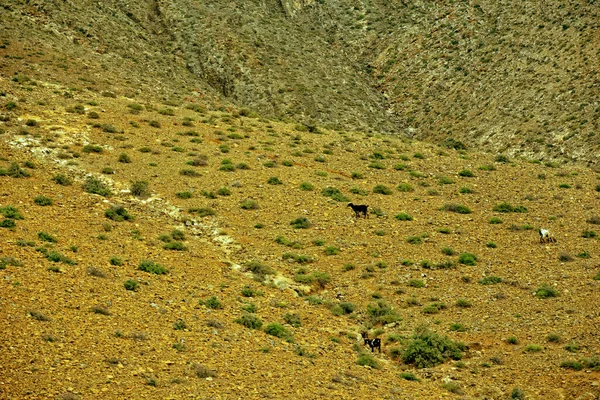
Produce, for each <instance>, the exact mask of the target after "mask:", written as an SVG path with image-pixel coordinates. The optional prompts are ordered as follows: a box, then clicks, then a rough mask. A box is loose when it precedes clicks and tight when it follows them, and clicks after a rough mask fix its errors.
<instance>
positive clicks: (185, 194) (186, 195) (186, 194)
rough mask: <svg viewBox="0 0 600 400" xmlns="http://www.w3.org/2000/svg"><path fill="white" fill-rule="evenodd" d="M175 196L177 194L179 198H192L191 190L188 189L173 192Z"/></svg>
mask: <svg viewBox="0 0 600 400" xmlns="http://www.w3.org/2000/svg"><path fill="white" fill-rule="evenodd" d="M175 196H177V197H178V198H180V199H191V198H192V192H188V191H185V192H178V193H175Z"/></svg>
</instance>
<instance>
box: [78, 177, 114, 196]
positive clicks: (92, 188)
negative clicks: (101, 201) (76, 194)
mask: <svg viewBox="0 0 600 400" xmlns="http://www.w3.org/2000/svg"><path fill="white" fill-rule="evenodd" d="M83 190H85V191H86V192H88V193H93V194H98V195H100V196H104V197H109V196H111V195H112V192H111V190H110V188H109V187H108V185H107V184H105V183H104V182H102V181H101V180H100V179H98V178H95V177H93V176H88V177H87V178H86V180H85V183H84V184H83Z"/></svg>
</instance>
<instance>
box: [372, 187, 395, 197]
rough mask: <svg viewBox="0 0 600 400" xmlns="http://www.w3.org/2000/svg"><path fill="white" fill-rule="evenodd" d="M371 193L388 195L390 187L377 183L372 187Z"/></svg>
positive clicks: (390, 190)
mask: <svg viewBox="0 0 600 400" xmlns="http://www.w3.org/2000/svg"><path fill="white" fill-rule="evenodd" d="M373 193H378V194H384V195H390V194H392V189H390V188H388V187H387V186H385V185H377V186H375V187H374V188H373Z"/></svg>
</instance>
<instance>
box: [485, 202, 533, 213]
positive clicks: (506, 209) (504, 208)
mask: <svg viewBox="0 0 600 400" xmlns="http://www.w3.org/2000/svg"><path fill="white" fill-rule="evenodd" d="M493 210H494V211H496V212H501V213H511V212H514V213H526V212H527V208H525V207H523V206H516V207H513V206H512V205H511V204H510V203H506V202H504V203H500V204H496V205H495V206H494V208H493Z"/></svg>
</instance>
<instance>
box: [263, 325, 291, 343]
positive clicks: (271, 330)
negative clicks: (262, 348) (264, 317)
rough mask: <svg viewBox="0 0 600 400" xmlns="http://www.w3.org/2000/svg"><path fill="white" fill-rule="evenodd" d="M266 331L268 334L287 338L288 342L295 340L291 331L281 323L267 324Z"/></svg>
mask: <svg viewBox="0 0 600 400" xmlns="http://www.w3.org/2000/svg"><path fill="white" fill-rule="evenodd" d="M265 333H266V334H267V335H271V336H275V337H278V338H281V339H285V340H286V341H288V342H292V341H293V337H292V335H291V333H290V332H289V331H288V330H287V329H286V328H285V327H284V326H283V325H281V324H279V323H277V322H272V323H270V324H268V325H267V326H265Z"/></svg>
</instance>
